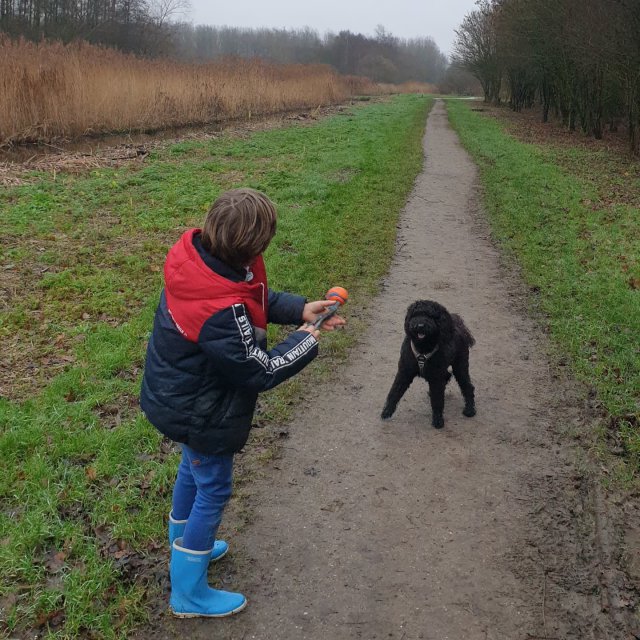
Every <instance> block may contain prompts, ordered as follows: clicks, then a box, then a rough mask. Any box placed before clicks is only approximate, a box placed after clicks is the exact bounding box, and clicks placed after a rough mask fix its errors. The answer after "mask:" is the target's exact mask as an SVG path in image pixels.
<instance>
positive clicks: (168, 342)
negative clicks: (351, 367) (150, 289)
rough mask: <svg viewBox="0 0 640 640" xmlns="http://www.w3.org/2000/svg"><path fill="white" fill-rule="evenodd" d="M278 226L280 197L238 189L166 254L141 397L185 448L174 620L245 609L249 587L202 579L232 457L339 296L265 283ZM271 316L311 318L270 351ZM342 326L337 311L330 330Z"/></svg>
mask: <svg viewBox="0 0 640 640" xmlns="http://www.w3.org/2000/svg"><path fill="white" fill-rule="evenodd" d="M275 231H276V211H275V207H274V205H273V203H272V202H271V201H270V200H269V199H268V198H267V197H266V196H265V195H264V194H262V193H260V192H258V191H255V190H253V189H235V190H232V191H228V192H226V193H224V194H222V195H221V196H220V197H219V198H218V199H217V200H216V201H215V202H214V203H213V205H212V207H211V209H210V210H209V212H208V214H207V216H206V219H205V222H204V226H203V228H202V230H200V229H191V230H189V231H187V232H186V233H184V234H183V236H182V237H181V238H180V240H179V241H178V242H177V243H176V244H175V245H174V246H173V247H172V248H171V249H170V250H169V253H168V255H167V260H166V263H165V267H164V277H165V288H164V291H163V292H162V295H161V297H160V304H159V305H158V309H157V311H156V316H155V320H154V326H153V332H152V335H151V338H150V340H149V345H148V348H147V358H146V364H145V370H144V376H143V381H142V391H141V398H140V404H141V407H142V410H143V411H144V412H145V414H146V416H147V418H148V419H149V421H150V422H151V423H152V424H153V425H155V426H156V427H157V428H158V429H159V430H160V431H161V432H162V433H163V434H164V435H165V436H167V437H169V438H170V439H171V440H174V441H175V442H179V443H181V446H182V461H181V463H180V467H179V469H178V477H177V479H176V484H175V486H174V490H173V501H172V510H171V514H170V516H169V541H170V543H171V546H172V548H171V563H170V576H171V599H170V606H171V609H172V611H173V613H174V615H176V616H178V617H196V616H206V617H219V616H227V615H231V614H233V613H236V612H237V611H240V610H241V609H243V608H244V607H245V606H246V602H247V601H246V598H245V597H244V596H243V595H242V594H239V593H230V592H226V591H219V590H216V589H212V588H210V587H209V585H208V582H207V567H208V564H209V561H210V560H217V559H218V558H220V557H222V556H223V555H224V554H225V553H226V552H227V549H228V545H227V544H226V542H224V541H222V540H215V534H216V531H217V529H218V526H219V524H220V521H221V519H222V512H223V510H224V507H225V505H226V503H227V501H228V499H229V497H230V495H231V485H232V469H233V455H234V454H235V453H237V452H238V451H240V449H242V447H243V446H244V444H245V442H246V441H247V438H248V436H249V430H250V428H251V421H252V419H253V413H254V409H255V404H256V400H257V396H258V393H259V392H260V391H265V390H267V389H271V388H272V387H275V386H276V385H277V384H280V383H281V382H283V381H284V380H286V379H287V378H290V377H291V376H293V375H295V374H296V373H298V372H299V371H300V370H301V369H303V368H304V367H305V366H306V365H307V364H309V363H310V362H311V361H312V360H313V359H314V358H315V357H316V355H317V353H318V338H319V335H320V334H319V331H318V330H317V329H315V328H314V327H313V324H312V323H313V321H314V320H315V319H316V318H317V317H318V314H320V313H322V312H323V311H324V310H325V308H326V307H327V306H329V305H331V304H332V301H330V300H322V301H317V302H311V303H307V302H306V301H305V299H304V298H302V297H300V296H295V295H292V294H288V293H275V292H273V291H271V290H269V289H268V287H267V278H266V272H265V266H264V262H263V260H262V253H263V252H264V251H265V249H266V248H267V246H268V245H269V242H270V241H271V239H272V238H273V236H274V234H275ZM267 322H275V323H278V324H294V323H295V324H300V323H303V322H304V323H305V324H302V326H300V327H299V328H298V329H297V330H296V331H295V332H293V333H292V334H291V335H290V336H288V337H287V338H286V339H285V340H284V341H283V342H281V343H280V344H278V345H276V346H275V347H274V348H273V349H271V350H270V351H266V328H267ZM342 324H344V320H343V319H342V318H339V317H337V316H334V317H333V318H330V319H328V320H327V321H326V322H325V323H324V325H323V327H324V328H326V329H329V330H332V329H334V328H335V327H337V326H339V325H342Z"/></svg>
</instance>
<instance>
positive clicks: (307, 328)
mask: <svg viewBox="0 0 640 640" xmlns="http://www.w3.org/2000/svg"><path fill="white" fill-rule="evenodd" d="M298 331H306V332H307V333H310V334H311V335H312V336H313V337H314V338H315V339H316V340H319V339H320V329H316V328H315V327H314V326H313V324H311V323H310V322H307V323H306V324H303V325H302V326H301V327H298Z"/></svg>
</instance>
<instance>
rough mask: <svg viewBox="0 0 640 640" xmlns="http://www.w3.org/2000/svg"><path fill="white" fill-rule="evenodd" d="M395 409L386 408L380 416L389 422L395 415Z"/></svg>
mask: <svg viewBox="0 0 640 640" xmlns="http://www.w3.org/2000/svg"><path fill="white" fill-rule="evenodd" d="M394 411H395V407H385V408H384V409H383V410H382V413H381V414H380V417H381V418H382V419H383V420H388V419H389V418H390V417H391V416H392V415H393V413H394Z"/></svg>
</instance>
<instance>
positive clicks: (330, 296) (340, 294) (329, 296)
mask: <svg viewBox="0 0 640 640" xmlns="http://www.w3.org/2000/svg"><path fill="white" fill-rule="evenodd" d="M324 298H325V300H334V301H335V302H334V303H333V304H332V305H331V306H329V307H327V308H326V311H325V312H324V313H323V314H322V315H320V316H318V318H317V319H316V321H315V322H314V323H313V326H314V327H315V328H316V329H319V328H320V327H321V326H322V323H323V322H324V321H325V320H328V319H329V318H330V317H331V316H333V315H335V313H336V312H337V311H338V309H339V308H340V307H341V306H342V305H343V304H345V303H346V302H347V300H348V299H349V292H348V291H347V290H346V289H344V288H343V287H331V289H329V291H327V293H326V294H325V296H324Z"/></svg>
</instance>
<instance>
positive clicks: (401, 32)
mask: <svg viewBox="0 0 640 640" xmlns="http://www.w3.org/2000/svg"><path fill="white" fill-rule="evenodd" d="M190 1H191V10H190V11H189V12H188V13H187V14H186V15H185V18H186V19H187V21H191V22H193V24H208V25H212V26H218V27H220V26H224V25H226V26H230V27H252V28H257V27H269V28H288V29H292V28H296V29H297V28H302V27H311V28H312V29H315V30H316V31H318V32H319V33H320V34H321V35H322V34H324V33H325V32H327V31H333V32H335V33H337V32H338V31H341V30H342V29H348V30H349V31H352V32H354V33H362V34H365V35H373V34H374V32H375V29H376V26H377V25H379V24H381V25H383V26H384V27H385V29H386V30H387V31H390V32H391V33H392V34H393V35H394V36H398V37H400V38H414V37H417V36H431V37H432V38H433V39H434V40H435V41H436V44H437V45H438V47H439V48H440V49H441V50H442V52H443V53H446V54H449V53H451V46H452V43H453V40H454V37H455V34H454V33H453V30H454V29H456V28H457V27H458V25H459V24H460V22H461V20H462V18H463V17H464V15H465V13H467V12H468V11H471V10H472V9H474V7H475V0H385V1H384V2H381V1H380V0H377V1H376V0H315V1H313V2H309V1H307V2H304V1H303V0H245V1H244V2H233V1H232V0H223V1H214V0H190Z"/></svg>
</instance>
